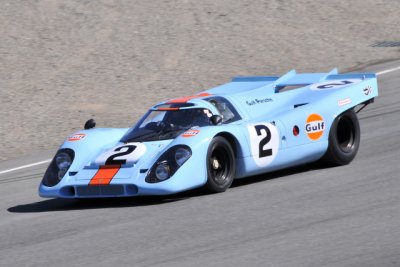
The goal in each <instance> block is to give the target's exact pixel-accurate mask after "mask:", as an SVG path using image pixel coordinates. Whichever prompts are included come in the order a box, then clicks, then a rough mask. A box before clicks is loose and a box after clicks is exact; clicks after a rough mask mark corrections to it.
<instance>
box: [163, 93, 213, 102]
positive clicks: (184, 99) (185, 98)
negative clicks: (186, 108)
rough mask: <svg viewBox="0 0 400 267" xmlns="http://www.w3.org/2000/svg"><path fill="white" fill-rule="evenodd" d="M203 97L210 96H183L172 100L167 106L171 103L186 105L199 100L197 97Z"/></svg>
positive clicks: (206, 94)
mask: <svg viewBox="0 0 400 267" xmlns="http://www.w3.org/2000/svg"><path fill="white" fill-rule="evenodd" d="M205 96H210V94H209V93H202V94H198V95H192V96H184V97H180V98H176V99H172V100H170V101H168V102H167V104H173V103H186V102H188V101H189V100H191V99H195V98H199V97H205Z"/></svg>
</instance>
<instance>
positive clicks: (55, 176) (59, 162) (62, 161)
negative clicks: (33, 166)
mask: <svg viewBox="0 0 400 267" xmlns="http://www.w3.org/2000/svg"><path fill="white" fill-rule="evenodd" d="M74 157H75V153H74V151H73V150H72V149H69V148H63V149H60V150H59V151H58V152H57V154H56V155H55V157H54V158H53V161H52V162H51V163H50V165H49V167H48V168H47V170H46V173H45V174H44V177H43V180H42V183H43V185H45V186H55V185H56V184H58V183H59V182H60V181H61V179H62V178H63V177H64V175H65V174H66V173H67V171H68V169H69V167H70V166H71V164H72V162H73V160H74Z"/></svg>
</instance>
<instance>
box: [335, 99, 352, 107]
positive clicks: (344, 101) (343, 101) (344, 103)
mask: <svg viewBox="0 0 400 267" xmlns="http://www.w3.org/2000/svg"><path fill="white" fill-rule="evenodd" d="M350 103H351V99H350V98H345V99H341V100H338V102H337V104H338V106H339V107H341V106H344V105H347V104H350Z"/></svg>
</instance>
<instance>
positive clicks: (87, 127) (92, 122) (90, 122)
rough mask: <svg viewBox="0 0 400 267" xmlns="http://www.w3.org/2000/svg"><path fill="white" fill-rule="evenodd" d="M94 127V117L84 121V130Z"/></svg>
mask: <svg viewBox="0 0 400 267" xmlns="http://www.w3.org/2000/svg"><path fill="white" fill-rule="evenodd" d="M94 127H96V122H95V121H94V119H90V120H88V121H87V122H86V123H85V130H89V129H92V128H94Z"/></svg>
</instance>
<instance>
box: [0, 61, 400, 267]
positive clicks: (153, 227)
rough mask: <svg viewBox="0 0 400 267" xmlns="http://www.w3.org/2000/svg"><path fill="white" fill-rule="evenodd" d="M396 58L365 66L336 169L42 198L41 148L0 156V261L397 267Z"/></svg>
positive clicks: (399, 109) (399, 152)
mask: <svg viewBox="0 0 400 267" xmlns="http://www.w3.org/2000/svg"><path fill="white" fill-rule="evenodd" d="M398 66H400V62H398V61H397V62H391V63H385V64H381V65H378V66H372V67H369V68H367V70H371V71H376V72H379V73H380V75H379V78H378V81H379V86H380V96H379V97H378V98H377V99H376V102H375V103H374V104H373V105H370V106H368V107H367V108H366V109H365V110H363V111H362V112H361V113H360V114H359V118H360V123H361V129H362V136H361V138H362V139H361V147H360V150H359V154H358V155H357V157H356V159H355V160H354V161H353V162H352V163H351V164H350V165H348V166H344V167H338V168H328V169H313V168H312V167H309V166H301V167H297V168H293V169H290V170H286V171H281V172H276V173H273V174H268V175H264V176H257V177H252V178H250V179H247V180H242V181H238V182H235V183H234V185H233V187H232V188H231V189H230V190H228V191H227V192H225V193H223V194H215V195H204V194H201V193H200V192H197V191H195V192H189V193H185V194H181V195H178V196H173V197H168V198H158V197H157V198H154V197H146V198H132V199H119V200H109V199H108V200H96V201H90V202H78V201H74V200H53V199H50V200H46V199H41V198H39V197H38V196H37V186H38V183H39V181H40V179H41V176H42V174H43V172H44V170H45V168H46V164H38V165H35V166H31V167H26V168H22V169H19V170H13V171H7V170H10V169H13V168H17V167H19V166H24V165H26V164H30V163H34V162H40V161H43V160H46V159H48V158H49V157H51V154H52V152H51V151H43V152H41V153H37V154H35V155H33V156H31V157H25V158H21V159H15V160H10V161H4V162H0V196H1V203H0V266H110V265H115V266H174V267H175V266H400V212H399V211H400V194H399V192H400V179H399V173H400V164H399V163H398V161H399V159H400V142H399V132H400V125H399V119H400V106H399V103H398V101H399V100H400V88H399V84H400V70H394V69H393V68H395V67H398ZM389 69H392V71H391V72H382V71H383V70H389Z"/></svg>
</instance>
